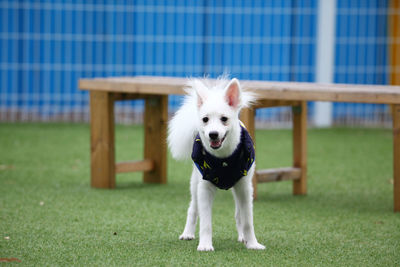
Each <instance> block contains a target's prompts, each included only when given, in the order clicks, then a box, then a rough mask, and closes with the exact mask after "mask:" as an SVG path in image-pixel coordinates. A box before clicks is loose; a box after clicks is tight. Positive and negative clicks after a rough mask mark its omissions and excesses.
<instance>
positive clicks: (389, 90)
mask: <svg viewBox="0 0 400 267" xmlns="http://www.w3.org/2000/svg"><path fill="white" fill-rule="evenodd" d="M186 83H187V79H185V78H175V77H153V76H148V77H146V76H138V77H114V78H95V79H81V80H79V87H80V88H81V89H85V90H101V91H108V92H126V93H138V94H153V95H164V94H165V95H168V94H178V95H179V94H184V90H183V88H184V86H185V85H186ZM241 83H242V87H243V88H246V89H249V90H251V91H254V92H255V93H256V94H257V95H258V98H259V99H274V100H290V101H334V102H335V101H336V102H359V103H382V104H400V86H388V85H360V84H320V83H302V82H271V81H245V80H243V81H241Z"/></svg>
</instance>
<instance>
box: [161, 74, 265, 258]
mask: <svg viewBox="0 0 400 267" xmlns="http://www.w3.org/2000/svg"><path fill="white" fill-rule="evenodd" d="M186 91H187V93H188V94H187V96H186V98H185V100H184V103H183V105H182V107H181V108H180V109H179V110H178V111H177V113H176V114H175V116H174V117H173V118H172V120H171V121H170V123H169V128H168V145H169V148H170V150H171V152H172V155H173V157H174V158H176V159H189V158H190V156H191V152H192V147H193V142H194V138H195V136H196V135H197V133H199V135H200V138H201V140H202V143H203V146H204V148H205V149H206V150H207V151H208V152H209V153H211V154H213V155H214V156H216V157H220V158H225V157H228V156H230V155H231V154H232V153H233V151H234V150H235V148H236V147H237V145H238V144H239V142H240V131H241V129H240V123H239V112H240V109H241V108H243V107H246V106H249V105H250V104H251V102H252V101H253V100H254V96H253V95H252V94H251V93H249V92H246V91H243V90H242V89H241V88H240V84H239V81H238V80H237V79H232V80H230V81H229V80H227V79H226V78H221V79H218V80H217V81H216V82H214V83H212V82H210V81H209V80H206V79H203V80H199V79H193V80H189V82H188V87H187V89H186ZM205 118H206V119H205ZM212 135H214V138H212ZM215 135H217V136H218V137H217V138H215ZM254 169H255V164H253V166H252V167H251V169H250V170H249V172H248V175H247V176H244V177H242V178H241V179H240V180H239V181H238V182H237V183H236V184H235V185H234V187H233V190H232V192H233V196H234V199H235V204H236V211H235V218H236V226H237V231H238V241H239V242H243V243H244V244H245V245H246V247H247V248H248V249H265V247H264V246H263V245H261V244H260V243H258V241H257V239H256V236H255V234H254V227H253V187H252V183H251V178H252V177H253V174H254ZM216 191H217V188H216V187H215V186H214V185H213V184H212V183H210V182H208V181H206V180H203V179H202V176H201V173H200V172H199V171H198V169H197V168H196V166H194V165H193V171H192V176H191V181H190V192H191V202H190V205H189V209H188V213H187V220H186V226H185V229H184V231H183V233H182V234H181V236H180V237H179V238H180V239H181V240H191V239H194V238H195V231H196V223H197V218H198V217H199V218H200V231H199V245H198V247H197V250H199V251H213V250H214V247H213V245H212V225H211V210H212V203H213V199H214V195H215V193H216Z"/></svg>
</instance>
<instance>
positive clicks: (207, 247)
mask: <svg viewBox="0 0 400 267" xmlns="http://www.w3.org/2000/svg"><path fill="white" fill-rule="evenodd" d="M197 251H214V247H213V246H212V245H199V246H198V247H197Z"/></svg>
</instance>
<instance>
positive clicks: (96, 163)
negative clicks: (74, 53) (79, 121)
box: [90, 91, 115, 188]
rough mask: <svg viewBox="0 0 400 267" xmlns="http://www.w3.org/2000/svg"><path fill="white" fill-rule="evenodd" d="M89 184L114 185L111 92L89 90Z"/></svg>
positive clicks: (97, 185) (102, 186) (112, 104)
mask: <svg viewBox="0 0 400 267" xmlns="http://www.w3.org/2000/svg"><path fill="white" fill-rule="evenodd" d="M90 140H91V147H90V151H91V153H90V155H91V186H92V187H96V188H114V187H115V148H114V102H113V100H112V95H111V93H107V92H99V91H91V92H90Z"/></svg>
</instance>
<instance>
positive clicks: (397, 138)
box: [393, 105, 400, 212]
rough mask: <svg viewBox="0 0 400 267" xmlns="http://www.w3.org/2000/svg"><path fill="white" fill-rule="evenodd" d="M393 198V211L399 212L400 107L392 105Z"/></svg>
mask: <svg viewBox="0 0 400 267" xmlns="http://www.w3.org/2000/svg"><path fill="white" fill-rule="evenodd" d="M393 197H394V211H395V212H400V105H393Z"/></svg>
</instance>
